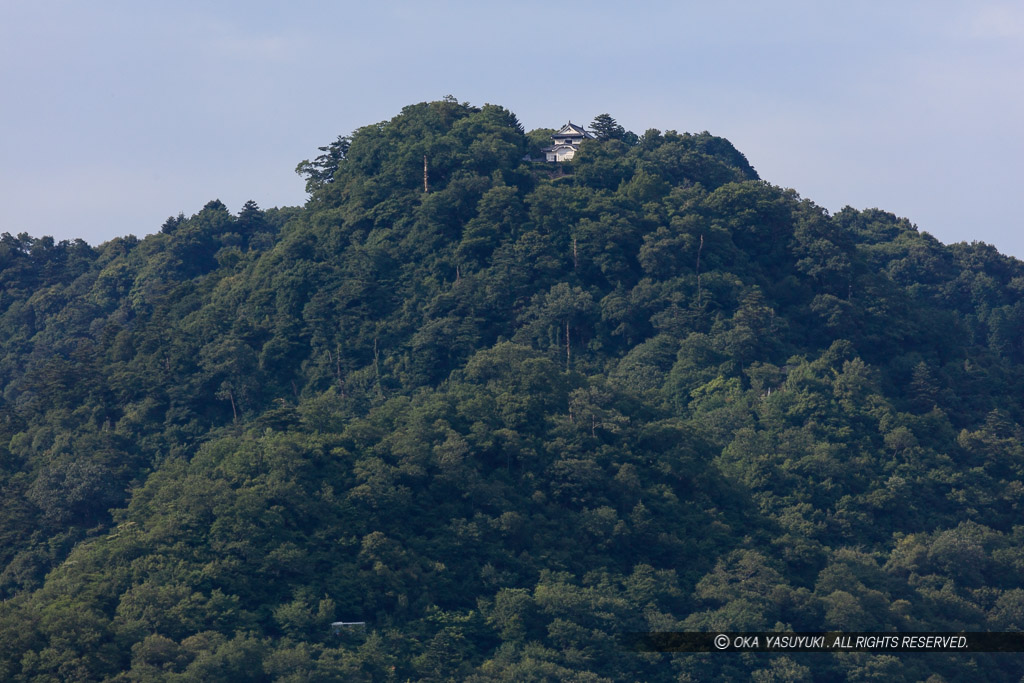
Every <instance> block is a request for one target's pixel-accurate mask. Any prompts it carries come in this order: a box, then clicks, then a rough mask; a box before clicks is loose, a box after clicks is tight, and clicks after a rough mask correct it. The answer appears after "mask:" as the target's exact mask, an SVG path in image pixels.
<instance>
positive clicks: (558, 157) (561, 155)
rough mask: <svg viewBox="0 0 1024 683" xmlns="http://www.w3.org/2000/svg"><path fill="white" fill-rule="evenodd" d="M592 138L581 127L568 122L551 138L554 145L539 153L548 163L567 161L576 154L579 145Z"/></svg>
mask: <svg viewBox="0 0 1024 683" xmlns="http://www.w3.org/2000/svg"><path fill="white" fill-rule="evenodd" d="M593 137H594V136H593V135H591V134H590V133H588V132H587V131H586V129H585V128H584V127H583V126H577V125H576V124H575V123H573V122H572V121H570V122H569V123H567V124H565V125H564V126H562V127H561V129H559V131H558V132H557V133H555V134H554V135H552V136H551V139H552V140H553V141H554V144H552V145H551V146H550V147H545V148H544V149H543V150H541V151H543V152H544V158H545V159H547V160H548V161H568V160H569V159H572V158H573V156H574V155H575V154H576V150H578V149H579V148H580V143H582V142H583V141H584V140H589V139H592V138H593Z"/></svg>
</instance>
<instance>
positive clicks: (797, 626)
mask: <svg viewBox="0 0 1024 683" xmlns="http://www.w3.org/2000/svg"><path fill="white" fill-rule="evenodd" d="M609 118H610V117H609ZM616 132H617V131H616V130H615V129H614V128H612V129H611V133H612V134H611V135H605V136H603V137H604V138H605V139H601V140H592V141H586V142H585V143H584V144H583V146H582V148H581V149H580V151H579V152H578V153H577V155H576V158H575V159H574V160H573V161H572V162H571V163H568V164H563V165H558V166H556V165H553V164H545V163H538V162H532V161H528V160H524V158H526V157H529V156H530V155H533V156H536V154H537V150H538V148H539V147H540V146H542V145H543V144H546V141H547V138H546V133H545V132H544V131H535V132H533V133H530V134H527V133H525V132H524V131H523V129H522V127H521V126H520V124H519V122H518V121H517V119H516V117H515V116H514V115H513V114H512V113H510V112H509V111H507V110H505V109H503V108H501V107H499V106H494V105H485V106H483V107H474V106H470V105H468V104H464V103H462V104H460V103H458V102H456V101H455V100H453V99H450V98H449V99H445V100H443V101H440V102H431V103H422V104H417V105H412V106H409V107H406V108H405V109H403V110H402V112H401V114H399V115H398V116H396V117H395V118H394V119H392V120H391V121H388V122H384V123H380V124H377V125H372V126H367V127H365V128H361V129H359V130H357V131H355V132H354V133H353V134H352V135H351V136H350V137H342V138H339V139H338V140H337V141H335V142H334V143H332V144H331V145H329V146H326V147H324V148H322V151H323V152H324V153H323V155H321V156H320V157H319V158H317V159H315V160H313V161H307V162H303V163H302V164H300V165H299V171H300V173H302V174H303V176H304V177H305V178H306V179H307V181H308V189H309V191H310V198H309V201H308V202H307V203H306V205H305V206H304V207H301V208H282V209H269V210H265V211H264V210H261V209H260V208H259V207H258V206H256V204H254V203H252V202H249V203H247V204H246V205H245V206H244V207H242V209H241V210H240V211H239V212H238V213H237V214H232V213H231V212H230V211H229V210H228V208H227V207H225V206H224V205H223V204H222V203H221V202H219V201H211V202H210V203H208V204H207V205H206V206H205V207H203V208H202V209H201V210H200V211H199V212H198V213H196V214H195V215H193V216H191V217H185V216H178V217H173V218H170V219H168V221H167V222H166V223H165V224H164V226H163V228H162V229H161V231H160V233H159V234H155V235H151V236H149V237H146V238H145V239H141V240H140V239H137V238H134V237H125V238H119V239H115V240H112V241H110V242H108V243H106V244H103V245H101V246H99V247H91V246H89V245H87V244H86V243H84V242H82V241H76V242H60V243H56V242H54V241H53V240H52V239H50V238H39V239H34V238H31V237H29V236H27V235H20V236H17V237H12V236H11V235H8V234H5V235H3V237H2V239H0V329H2V333H0V387H2V395H0V491H2V499H3V505H2V506H0V597H2V598H3V602H2V603H0V680H10V681H66V680H110V681H179V680H180V681H242V680H254V681H255V680H290V681H307V680H314V681H330V680H355V681H360V680H362V681H390V680H408V679H412V680H437V681H441V680H459V681H462V680H469V681H492V680H505V681H555V680H572V681H595V682H596V681H630V680H647V681H659V680H664V681H676V680H684V681H685V680H714V679H723V680H751V679H753V680H758V681H769V680H780V681H781V680H787V681H801V680H804V681H810V680H822V681H824V680H842V679H844V678H847V679H849V680H886V681H900V680H906V681H923V680H925V679H927V678H928V677H929V676H931V675H936V676H938V678H935V679H932V680H935V681H938V680H948V681H952V680H964V679H970V678H973V679H983V680H1007V681H1016V680H1019V679H1020V677H1021V676H1022V675H1024V661H1022V659H1021V656H1020V655H1012V654H1001V655H996V654H977V655H967V654H957V655H947V654H931V655H917V656H902V657H893V656H888V655H878V654H870V653H861V654H845V655H835V656H833V655H825V654H821V655H818V654H811V655H795V654H794V655H789V656H781V655H770V654H761V655H749V654H748V655H740V654H715V655H685V654H657V653H636V652H629V651H625V650H624V649H623V648H622V647H621V646H620V643H619V641H618V634H620V633H623V632H627V631H647V630H652V631H672V630H715V629H731V630H761V629H765V630H768V629H780V630H796V631H822V630H848V631H897V630H898V631H926V630H937V631H955V630H962V629H965V630H1000V631H1001V630H1019V629H1021V628H1022V627H1024V526H1022V525H1021V507H1022V505H1024V479H1022V475H1024V428H1022V427H1021V425H1022V424H1024V302H1022V298H1021V295H1022V293H1024V264H1022V263H1021V262H1019V261H1017V260H1015V259H1013V258H1009V257H1006V256H1003V255H1000V254H999V253H998V252H997V251H996V250H995V249H994V248H992V247H990V246H987V245H984V244H978V243H974V244H963V243H962V244H955V245H949V246H947V245H943V244H940V243H939V242H938V241H936V240H935V239H934V238H932V237H931V236H930V235H928V234H927V233H923V232H919V231H918V230H917V229H916V228H915V227H914V226H913V225H912V224H911V223H909V222H908V221H907V220H905V219H901V218H897V217H895V216H893V215H892V214H889V213H886V212H884V211H880V210H867V211H857V210H854V209H852V208H846V209H843V210H842V211H840V212H838V213H836V214H834V215H830V214H829V213H828V212H827V211H825V210H824V209H822V208H821V207H818V206H816V205H815V204H814V203H813V202H811V201H809V200H806V199H802V198H801V197H800V196H799V195H798V194H796V193H795V192H794V191H792V190H785V189H781V188H778V187H775V186H773V185H771V184H769V183H768V182H765V181H763V180H761V179H760V178H759V177H758V175H757V173H756V172H755V171H754V169H753V168H752V167H751V165H750V164H749V163H748V162H747V160H746V159H745V157H744V156H743V155H742V154H741V153H740V152H739V151H737V150H736V149H735V148H734V147H733V146H732V145H731V144H730V143H729V142H728V141H727V140H724V139H722V138H719V137H715V136H712V135H710V134H709V133H700V134H696V135H694V134H683V133H676V132H674V131H668V132H660V131H658V130H653V129H652V130H648V131H647V132H645V133H644V134H643V135H640V136H635V135H631V134H621V133H623V131H621V128H620V129H619V130H618V133H619V134H616ZM424 159H426V164H427V178H426V182H427V186H428V190H429V191H427V192H424ZM334 621H347V622H351V621H365V622H366V625H365V627H364V628H358V627H357V628H346V629H344V630H343V631H342V632H341V633H339V634H334V633H332V631H331V628H330V624H331V622H334ZM979 672H983V673H979Z"/></svg>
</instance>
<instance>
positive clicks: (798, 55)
mask: <svg viewBox="0 0 1024 683" xmlns="http://www.w3.org/2000/svg"><path fill="white" fill-rule="evenodd" d="M0 92H2V93H3V95H2V100H0V130H2V133H0V232H11V233H18V232H23V231H24V232H28V233H30V234H33V235H37V236H38V235H53V236H54V237H56V238H58V239H66V238H74V237H82V238H84V239H86V240H87V241H89V242H90V243H93V244H98V243H100V242H103V241H105V240H108V239H110V238H112V237H115V236H118V235H125V234H128V233H133V234H136V235H140V236H141V235H144V234H148V233H151V232H155V231H156V230H158V229H159V227H160V225H161V224H162V223H163V221H164V219H165V218H167V216H169V215H172V214H177V213H178V212H179V211H181V212H184V213H185V214H186V215H190V214H192V213H195V212H197V211H198V210H199V209H200V208H202V206H203V204H205V203H206V202H207V201H209V200H210V199H214V198H219V199H221V200H222V201H224V202H225V203H226V204H227V205H228V208H230V209H231V210H232V211H237V210H238V209H239V208H241V205H242V204H243V203H244V202H245V201H246V200H247V199H254V200H255V201H256V202H257V203H258V204H259V205H260V206H262V207H265V208H266V207H271V206H283V205H297V204H301V203H302V202H303V201H304V200H305V193H304V191H303V183H302V180H301V179H300V178H299V177H298V176H296V175H295V174H294V168H295V165H296V164H297V163H298V162H299V161H301V160H302V159H307V158H312V157H314V156H316V154H317V153H318V152H317V149H316V148H317V147H318V146H321V145H325V144H327V143H329V142H330V141H331V140H333V139H334V138H335V137H336V136H337V135H339V134H345V133H349V132H351V131H352V130H353V129H355V128H357V127H360V126H363V125H367V124H370V123H375V122H377V121H381V120H385V119H389V118H391V117H392V116H394V115H395V114H397V113H398V111H399V110H400V109H401V107H402V106H404V105H406V104H410V103H414V102H420V101H424V100H434V99H439V98H441V97H443V96H444V95H447V94H452V95H454V96H455V97H457V98H458V99H459V100H460V101H469V102H472V103H473V104H477V105H481V104H484V103H487V102H490V103H495V104H501V105H503V106H505V107H507V108H509V109H511V110H512V111H513V112H515V113H516V114H517V115H518V116H519V119H520V121H522V122H523V125H524V126H525V127H526V128H527V129H531V128H539V127H549V126H558V125H560V124H562V123H564V122H565V121H566V120H567V119H572V120H573V121H575V122H577V123H589V122H590V121H591V120H592V119H593V118H594V116H595V115H597V114H600V113H603V112H608V113H610V114H611V115H612V116H614V117H615V118H616V119H618V121H619V122H620V123H621V124H623V125H624V126H626V127H627V128H629V129H632V130H634V131H636V132H637V133H642V132H643V131H644V130H646V129H647V128H660V129H662V130H666V129H675V130H679V131H692V132H699V131H702V130H709V131H711V132H712V133H715V134H717V135H722V136H724V137H727V138H729V139H730V140H731V141H732V142H733V143H734V144H735V145H736V147H737V148H739V149H740V151H742V152H743V153H744V154H746V155H747V158H748V159H749V160H750V162H751V164H753V166H754V167H755V168H756V169H757V170H758V172H759V173H760V174H761V176H762V177H763V178H764V179H765V180H768V181H769V182H771V183H774V184H776V185H781V186H783V187H792V188H794V189H795V190H797V191H798V192H799V193H800V194H801V195H802V196H803V197H806V198H808V199H811V200H813V201H815V202H816V203H818V204H820V205H821V206H824V207H825V208H827V209H829V210H830V211H836V210H838V209H840V208H842V207H843V206H845V205H847V204H849V205H851V206H854V207H856V208H868V207H879V208H883V209H886V210H889V211H892V212H894V213H896V214H898V215H900V216H905V217H907V218H909V219H910V220H911V221H912V222H913V223H915V224H916V225H917V226H918V227H919V228H920V229H921V230H926V231H928V232H930V233H932V234H933V235H935V236H936V237H938V238H939V239H940V240H942V241H943V242H947V243H948V242H956V241H962V240H966V241H971V240H981V241H985V242H989V243H992V244H995V245H996V246H997V247H998V248H999V249H1000V251H1003V252H1004V253H1010V254H1014V255H1016V256H1018V257H1024V233H1022V231H1021V227H1024V226H1022V221H1021V219H1020V217H1019V216H1020V214H1019V211H1018V206H1017V205H1018V203H1019V198H1020V196H1021V194H1022V191H1021V185H1022V182H1024V161H1022V160H1024V125H1022V122H1024V3H1021V2H986V1H984V0H982V1H977V2H967V1H964V2H949V1H943V0H933V1H922V2H911V1H899V0H888V1H885V2H882V1H877V2H874V1H865V2H850V1H849V0H844V1H843V2H831V1H828V0H815V1H807V2H803V1H798V0H777V1H776V2H772V3H761V2H730V1H728V0H718V1H716V2H634V3H623V2H615V3H610V2H575V1H571V0H570V1H562V2H532V1H526V2H512V3H509V2H506V3H487V2H479V1H478V2H429V1H423V0H421V1H419V2H389V1H387V0H382V1H380V2H378V3H376V4H375V5H374V6H373V7H370V6H369V4H368V3H365V2H359V3H354V2H304V1H301V0H300V1H298V2H295V1H293V2H289V3H284V2H266V1H259V0H254V1H249V2H212V3H211V2H209V0H207V1H206V2H193V1H190V0H186V1H178V2H174V3H140V2H135V1H131V2H128V1H102V0H101V1H99V2H93V3H83V2H77V1H76V2H72V1H57V0H34V1H32V2H29V1H28V0H6V1H5V2H3V3H0Z"/></svg>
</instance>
